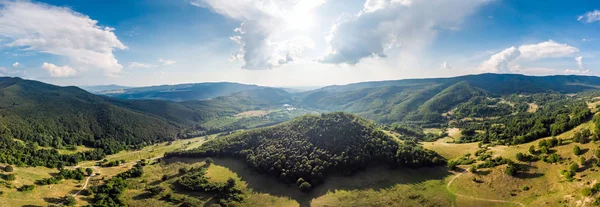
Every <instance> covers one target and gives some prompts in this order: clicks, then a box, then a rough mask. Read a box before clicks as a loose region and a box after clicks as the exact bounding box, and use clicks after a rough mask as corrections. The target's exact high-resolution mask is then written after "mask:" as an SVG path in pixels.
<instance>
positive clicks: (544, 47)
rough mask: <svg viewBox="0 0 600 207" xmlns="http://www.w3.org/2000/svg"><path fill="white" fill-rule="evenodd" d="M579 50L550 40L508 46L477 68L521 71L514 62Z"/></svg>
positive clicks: (481, 70) (569, 54)
mask: <svg viewBox="0 0 600 207" xmlns="http://www.w3.org/2000/svg"><path fill="white" fill-rule="evenodd" d="M578 52H579V49H578V48H576V47H573V46H569V45H567V44H560V43H557V42H555V41H552V40H548V41H546V42H541V43H538V44H528V45H521V46H520V47H519V48H517V47H514V46H513V47H510V48H508V49H505V50H503V51H502V52H499V53H497V54H494V55H492V56H491V57H490V59H488V60H486V61H484V62H483V63H482V64H481V65H480V66H479V68H478V70H479V71H480V72H492V73H506V72H522V71H523V70H524V69H523V68H521V67H520V66H519V65H518V64H517V63H516V62H518V61H519V60H521V61H532V60H539V59H546V58H562V57H572V56H574V55H575V54H576V53H578Z"/></svg>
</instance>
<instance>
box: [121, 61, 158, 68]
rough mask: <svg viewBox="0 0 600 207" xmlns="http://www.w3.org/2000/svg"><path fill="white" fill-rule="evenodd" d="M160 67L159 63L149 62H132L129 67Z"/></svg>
mask: <svg viewBox="0 0 600 207" xmlns="http://www.w3.org/2000/svg"><path fill="white" fill-rule="evenodd" d="M154 67H158V66H157V65H153V64H148V63H138V62H130V63H129V66H128V68H130V69H137V68H154Z"/></svg>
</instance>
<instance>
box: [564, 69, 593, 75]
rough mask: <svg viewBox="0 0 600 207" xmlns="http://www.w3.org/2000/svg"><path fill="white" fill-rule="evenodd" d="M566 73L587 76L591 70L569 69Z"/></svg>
mask: <svg viewBox="0 0 600 207" xmlns="http://www.w3.org/2000/svg"><path fill="white" fill-rule="evenodd" d="M565 73H566V74H575V75H585V74H589V73H590V70H587V69H586V70H569V69H566V70H565Z"/></svg>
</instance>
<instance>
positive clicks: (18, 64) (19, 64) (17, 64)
mask: <svg viewBox="0 0 600 207" xmlns="http://www.w3.org/2000/svg"><path fill="white" fill-rule="evenodd" d="M12 66H13V67H15V68H16V67H19V66H21V63H19V62H15V63H13V64H12Z"/></svg>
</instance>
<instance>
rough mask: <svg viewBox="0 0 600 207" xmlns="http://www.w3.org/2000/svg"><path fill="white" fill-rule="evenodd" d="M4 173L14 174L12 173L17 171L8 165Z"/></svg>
mask: <svg viewBox="0 0 600 207" xmlns="http://www.w3.org/2000/svg"><path fill="white" fill-rule="evenodd" d="M4 171H5V172H12V171H15V169H14V168H13V167H12V166H10V165H7V166H6V167H4Z"/></svg>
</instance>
